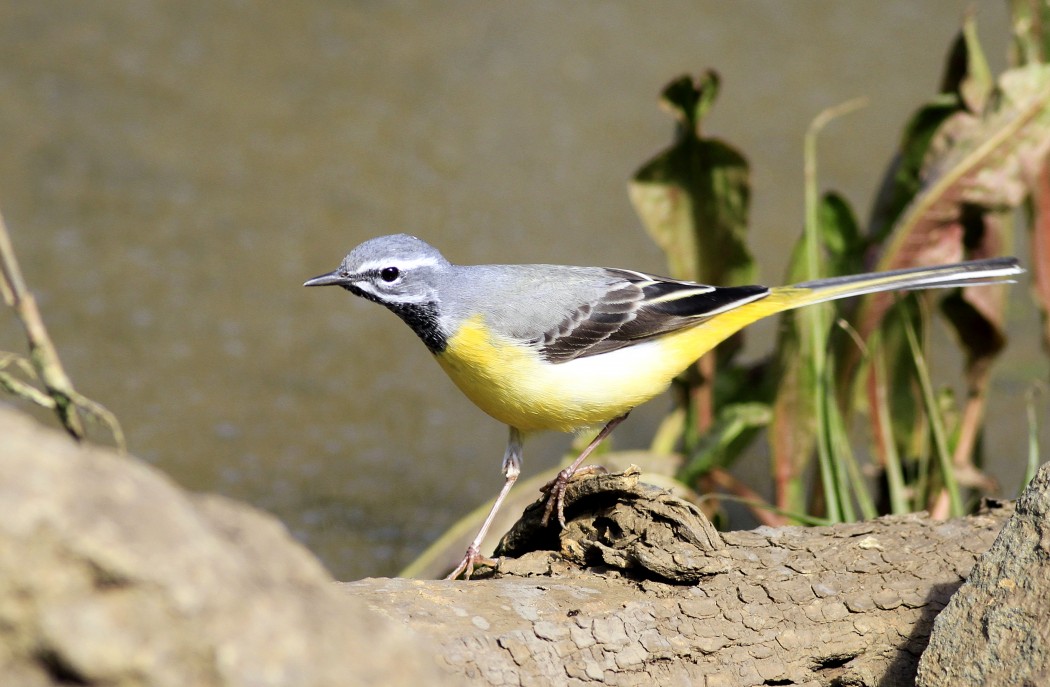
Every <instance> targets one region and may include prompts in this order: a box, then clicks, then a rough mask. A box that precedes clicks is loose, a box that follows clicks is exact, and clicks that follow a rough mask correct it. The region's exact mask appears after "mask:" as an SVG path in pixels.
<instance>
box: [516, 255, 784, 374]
mask: <svg viewBox="0 0 1050 687" xmlns="http://www.w3.org/2000/svg"><path fill="white" fill-rule="evenodd" d="M607 272H608V274H609V277H610V288H609V290H608V291H606V292H605V293H604V294H603V295H602V296H601V297H600V298H599V299H597V300H595V301H593V302H591V303H585V304H583V305H581V306H580V307H578V308H577V309H576V310H575V311H574V312H573V313H572V314H571V315H569V316H568V317H566V318H565V319H564V320H562V321H561V323H559V325H558V326H557V327H555V328H552V329H550V330H549V331H547V332H545V333H544V334H543V337H542V338H541V339H540V340H539V341H538V342H537V343H539V346H540V353H541V355H543V357H544V358H546V359H547V360H549V361H550V362H554V363H563V362H567V361H569V360H573V359H575V358H584V357H587V356H590V355H597V354H599V353H606V352H608V351H614V350H616V349H618V348H623V347H624V346H629V345H630V344H632V343H636V342H638V341H641V340H644V339H650V338H652V337H655V336H659V335H661V334H666V333H668V332H673V331H676V330H679V329H682V328H684V327H691V326H694V325H697V324H700V323H701V322H703V321H704V320H706V319H708V318H710V317H712V316H714V315H716V314H718V313H720V312H724V311H726V310H731V309H732V308H735V307H737V306H739V305H742V304H744V303H747V302H749V301H753V300H757V299H759V298H762V297H763V296H765V295H766V294H767V293H769V289H768V288H766V287H764V286H731V287H714V286H705V285H703V284H695V283H693V282H684V281H675V280H673V279H665V278H663V277H656V276H653V275H651V274H645V273H642V272H632V271H629V270H614V269H610V270H607Z"/></svg>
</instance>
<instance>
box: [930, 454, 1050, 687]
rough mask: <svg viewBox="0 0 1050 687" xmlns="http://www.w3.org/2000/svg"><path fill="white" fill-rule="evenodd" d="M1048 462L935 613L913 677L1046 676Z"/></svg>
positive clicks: (1049, 646)
mask: <svg viewBox="0 0 1050 687" xmlns="http://www.w3.org/2000/svg"><path fill="white" fill-rule="evenodd" d="M1048 611H1050V463H1047V464H1045V465H1043V466H1042V468H1040V470H1039V472H1038V474H1037V475H1036V477H1035V479H1033V480H1032V483H1031V484H1029V485H1028V488H1027V489H1025V491H1024V493H1023V494H1022V495H1021V498H1020V499H1018V501H1017V507H1016V510H1015V512H1014V515H1013V517H1011V518H1010V519H1009V520H1008V521H1007V523H1006V526H1005V527H1003V530H1002V532H1000V533H999V536H998V537H997V538H996V540H995V542H994V543H993V544H992V546H991V548H990V549H988V551H987V552H985V553H984V554H983V555H982V556H981V557H980V558H979V559H978V560H977V563H976V564H975V565H974V568H973V572H972V573H971V574H970V576H969V579H968V580H967V581H966V583H965V584H963V585H962V587H960V588H959V591H957V592H956V593H955V595H954V596H952V598H951V601H950V602H949V603H948V605H947V606H946V607H945V609H944V610H943V611H942V612H941V614H940V615H938V616H937V620H936V622H935V623H934V626H933V632H932V633H931V635H930V642H929V645H928V647H927V649H926V651H925V652H924V653H923V655H922V659H921V660H920V662H919V673H918V681H917V684H918V685H922V686H924V687H934V686H938V687H939V686H941V685H952V686H953V687H955V686H960V687H965V686H966V685H989V686H995V685H1045V684H1050V682H1048V678H1050V622H1048V621H1047V612H1048Z"/></svg>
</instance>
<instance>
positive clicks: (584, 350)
mask: <svg viewBox="0 0 1050 687" xmlns="http://www.w3.org/2000/svg"><path fill="white" fill-rule="evenodd" d="M1023 271H1024V270H1023V269H1022V268H1021V266H1020V265H1019V263H1018V261H1017V260H1016V259H1015V258H1006V257H1004V258H989V259H984V260H974V261H970V262H960V263H954V264H945V265H936V266H930V267H913V268H907V269H898V270H891V271H884V272H875V273H868V274H858V275H852V276H840V277H831V278H826V279H817V280H813V281H807V282H803V283H799V284H795V285H792V286H781V287H773V288H770V287H766V286H760V285H750V286H709V285H706V284H700V283H696V282H691V281H682V280H677V279H669V278H666V277H660V276H656V275H653V274H648V273H645V272H639V271H635V270H629V269H616V268H607V267H575V266H569V265H543V264H532V265H529V264H520V265H518V264H507V265H457V264H454V263H452V262H449V261H448V260H447V259H446V258H445V257H444V256H443V255H442V254H441V252H440V251H439V250H438V249H436V248H434V247H433V246H431V245H430V244H428V243H426V242H425V241H423V240H422V239H419V238H417V237H415V236H410V235H408V234H393V235H388V236H379V237H376V238H372V239H369V240H367V241H365V242H364V243H361V244H360V245H359V246H357V247H356V248H354V249H353V250H351V251H350V253H349V254H347V255H346V257H345V258H344V259H343V260H342V262H341V263H340V265H339V267H338V268H337V269H335V270H334V271H332V272H329V273H327V274H322V275H320V276H317V277H314V278H313V279H310V280H308V281H307V282H306V283H305V284H304V286H311V287H313V286H339V287H342V288H344V289H346V290H347V291H349V292H350V293H352V294H354V295H355V296H360V297H361V298H364V299H366V300H369V301H372V302H374V303H378V304H380V305H383V306H385V307H386V308H388V309H389V310H391V311H392V312H394V314H396V315H397V316H398V317H400V318H401V319H402V320H403V321H404V322H405V324H407V325H408V326H409V327H410V328H411V329H412V330H413V331H414V332H415V333H416V335H417V336H418V337H419V338H420V339H421V340H422V342H423V344H424V345H426V347H427V349H429V351H430V353H431V354H433V357H434V358H435V359H436V360H437V363H438V364H439V365H440V366H441V368H442V369H443V370H444V371H445V373H446V374H447V375H448V376H449V377H450V378H451V379H452V381H453V382H454V383H455V385H456V386H457V387H458V388H459V389H460V390H461V391H462V392H463V393H464V394H465V395H466V396H467V398H469V399H470V400H471V401H473V402H474V404H475V405H477V406H478V407H479V408H481V410H483V411H484V412H486V413H487V414H488V415H490V416H491V417H493V418H495V419H496V420H498V421H500V422H502V423H504V424H506V425H507V426H508V427H509V430H510V434H509V437H508V441H507V447H506V451H505V452H504V455H503V463H502V473H503V477H504V483H503V487H502V488H501V490H500V492H499V494H498V496H497V497H496V500H495V502H494V503H493V505H492V507H491V509H490V510H489V513H488V515H487V517H486V518H485V521H484V523H483V525H482V526H481V529H480V531H479V532H478V534H477V536H476V537H475V538H474V540H473V541H472V542H471V544H470V546H469V547H468V548H467V551H466V553H465V555H464V557H463V559H462V561H461V562H460V563H459V565H457V566H456V568H455V569H454V570H453V571H452V572H451V573H450V574H449V576H448V578H447V579H456V578H457V577H459V575H461V574H462V575H464V578H469V577H470V576H471V575H472V574H473V572H474V569H475V566H476V565H477V564H479V563H483V564H489V565H491V564H493V561H492V560H490V559H489V558H486V557H484V556H482V555H481V552H480V547H481V544H482V540H483V539H484V538H485V535H486V534H487V533H488V530H489V528H490V526H491V525H492V522H493V520H494V518H495V516H496V512H497V511H498V510H499V508H500V506H501V504H502V503H503V500H504V499H505V498H506V496H507V494H508V493H509V492H510V489H511V487H512V486H513V485H514V482H515V480H517V478H518V475H519V474H520V472H521V465H522V455H523V447H524V439H525V436H526V435H527V434H529V433H533V432H536V431H540V430H555V431H562V432H574V431H579V430H581V429H587V428H594V427H601V428H602V429H601V431H600V432H599V433H598V434H597V436H595V438H594V440H593V441H591V442H590V443H589V444H588V445H587V447H586V448H585V449H584V450H583V451H582V452H581V453H580V455H579V456H578V457H577V458H576V460H575V461H573V463H572V464H571V465H570V466H569V467H567V468H565V469H564V470H562V471H561V472H560V473H559V474H558V476H557V477H556V478H555V479H554V480H552V481H551V482H550V483H549V484H548V485H546V486H545V487H544V491H545V492H546V493H547V497H546V498H547V503H546V511H545V515H544V520H545V521H546V520H547V519H548V518H550V516H551V514H552V512H556V513H557V516H558V520H559V522H560V523H561V525H562V526H564V524H565V519H564V512H563V511H564V505H563V497H564V493H565V488H566V485H567V484H568V483H569V480H570V478H572V477H573V475H574V474H577V473H579V472H581V469H580V466H581V465H582V464H583V462H584V461H585V460H586V459H587V457H588V456H589V455H590V454H591V452H592V451H594V449H595V448H597V446H598V445H599V444H600V443H601V442H602V441H603V440H604V439H605V438H607V437H608V436H609V434H611V433H612V431H613V429H614V428H615V427H616V426H617V425H618V424H620V423H621V422H622V421H623V420H624V419H625V418H626V417H627V414H628V413H630V412H631V410H632V409H633V408H635V407H636V406H638V405H641V404H642V403H645V402H646V401H648V400H650V399H652V398H653V397H655V396H657V395H659V394H660V393H661V392H663V391H664V390H665V389H666V388H667V387H668V386H669V385H670V383H671V381H672V379H674V377H676V376H677V375H678V374H680V373H681V372H683V371H684V370H685V369H687V368H688V367H689V366H690V365H691V364H692V363H693V362H695V361H696V360H697V359H698V358H700V357H701V356H703V355H704V354H705V353H707V352H708V351H710V350H711V349H712V348H714V347H715V346H716V345H717V344H719V343H720V342H722V341H723V340H725V339H726V338H728V337H729V336H731V335H732V334H734V333H736V332H737V331H739V330H741V329H743V328H744V327H746V326H747V325H749V324H751V323H753V322H755V321H757V320H760V319H762V318H764V317H767V316H770V315H773V314H775V313H779V312H782V311H785V310H791V309H795V308H799V307H802V306H807V305H812V304H815V303H822V302H825V301H830V300H835V299H839V298H847V297H851V296H860V295H863V294H869V293H875V292H880V291H891V290H914V289H927V288H938V287H940V288H946V287H956V286H971V285H978V284H989V283H1001V282H1009V281H1011V280H1010V277H1012V276H1014V275H1018V274H1020V273H1022V272H1023ZM586 469H589V468H584V470H586Z"/></svg>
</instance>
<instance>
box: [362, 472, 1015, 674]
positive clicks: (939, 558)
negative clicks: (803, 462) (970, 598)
mask: <svg viewBox="0 0 1050 687" xmlns="http://www.w3.org/2000/svg"><path fill="white" fill-rule="evenodd" d="M592 479H594V480H601V479H604V480H605V486H606V487H609V488H610V491H608V492H607V494H608V496H609V498H608V499H607V500H603V499H602V498H601V495H600V494H596V493H593V492H590V493H588V494H587V495H586V496H585V497H584V498H583V500H581V501H579V502H577V503H576V504H573V505H570V507H569V508H567V514H568V515H569V517H570V523H569V526H568V527H567V528H566V530H565V531H564V532H562V533H561V536H560V539H559V538H558V537H553V536H552V534H551V532H550V531H549V530H546V529H543V528H537V526H536V523H535V522H534V517H535V513H534V512H531V511H530V512H526V515H525V517H524V518H523V522H522V523H519V526H518V527H516V529H515V530H514V531H512V533H511V534H510V535H508V538H507V540H509V542H508V541H507V540H505V542H504V543H505V544H508V549H509V550H514V551H522V550H528V549H530V548H532V549H533V550H531V551H528V552H527V553H525V554H524V555H523V556H522V557H521V558H518V559H515V560H505V561H503V562H501V565H500V566H499V570H498V572H497V573H496V575H495V577H496V579H490V580H475V581H467V582H420V581H410V580H398V579H393V580H363V581H361V582H356V583H350V584H347V585H345V588H346V590H347V592H348V593H350V594H352V595H354V596H356V597H358V598H361V599H364V600H365V601H366V602H367V603H368V604H369V605H370V606H371V607H372V608H374V609H376V610H378V611H381V612H382V613H384V614H385V615H387V616H389V617H392V618H394V619H397V620H399V621H401V622H403V623H406V624H408V625H410V626H411V627H413V628H414V629H416V630H417V631H421V632H423V633H424V634H426V635H430V636H431V637H433V638H434V639H435V640H436V641H438V642H439V643H440V644H441V646H442V654H443V658H442V660H443V661H444V662H445V664H446V665H447V666H448V667H449V668H450V669H451V670H454V671H455V672H459V673H461V674H464V675H467V676H468V677H472V678H476V679H478V680H479V681H480V682H481V683H486V682H487V683H488V684H494V685H497V684H507V685H519V684H520V685H528V684H569V685H585V684H617V685H653V684H659V685H665V684H707V685H721V684H726V685H741V686H745V685H830V684H851V685H882V686H886V685H911V684H913V683H914V679H915V671H916V666H917V662H918V658H919V655H920V654H921V653H922V651H923V649H924V648H925V646H926V642H927V638H928V636H929V632H930V627H931V624H932V622H933V619H934V617H935V616H936V615H937V613H938V612H939V611H940V610H941V609H942V608H943V607H944V605H945V604H946V603H947V601H948V598H949V597H950V596H951V595H952V593H954V592H955V590H956V589H957V588H958V587H959V585H960V584H961V583H962V581H963V580H964V579H965V577H966V575H967V574H968V573H969V571H970V569H971V568H972V566H973V564H974V560H975V558H976V557H977V556H978V555H979V554H980V553H982V552H983V551H985V550H986V549H987V548H988V547H989V545H990V544H991V542H992V540H993V539H994V537H995V535H996V533H998V532H999V530H1000V529H1001V528H1002V525H1003V523H1004V521H1005V519H1006V518H1007V517H1008V515H1009V513H1010V509H1009V508H1008V507H1007V508H999V509H996V510H994V511H991V512H988V513H985V514H983V515H978V516H974V517H969V518H962V519H958V520H952V521H948V522H937V521H933V520H930V519H929V518H927V517H925V516H923V515H912V516H905V517H887V518H880V519H878V520H874V521H870V522H863V523H857V524H851V525H840V526H835V527H824V528H802V527H786V528H777V529H774V528H759V529H757V530H754V531H750V532H730V533H725V534H723V535H722V536H721V541H720V542H719V541H707V542H706V543H703V544H701V545H698V542H705V537H706V535H707V530H706V528H703V527H702V526H701V527H700V531H701V533H700V534H699V536H698V535H697V531H696V527H695V526H694V524H693V522H692V521H693V519H694V518H695V515H696V514H697V513H698V512H699V511H696V510H695V509H692V508H691V507H675V508H670V509H669V508H667V507H666V504H664V505H658V506H656V507H654V506H653V502H652V501H651V497H652V493H651V488H648V487H645V486H644V485H634V486H632V485H631V484H630V482H631V481H632V480H635V479H636V477H635V476H632V475H627V476H626V477H624V476H615V475H608V476H604V477H601V478H592ZM616 480H620V482H619V483H618V484H613V483H614V482H616ZM596 483H597V482H596ZM610 484H612V486H611V487H610ZM661 500H662V501H668V502H669V500H671V497H670V496H667V495H661V496H659V497H658V501H661ZM583 506H586V508H585V509H584V508H583ZM676 510H677V513H678V515H677V516H675V515H673V513H674V512H675V511H676ZM625 511H629V512H631V515H625V514H624V512H625ZM654 513H659V517H658V518H657V520H658V521H659V522H656V524H655V525H654V528H647V527H646V526H645V525H643V524H641V523H643V521H644V519H645V517H648V516H651V515H653V514H654ZM668 518H670V519H672V520H674V518H677V520H674V522H670V523H669V522H668ZM625 523H628V524H627V525H625ZM631 523H633V524H631ZM530 528H532V529H531V530H530ZM529 531H531V532H532V534H533V536H532V538H531V539H530V536H529ZM654 531H655V532H657V533H660V536H654V537H652V539H651V540H650V536H651V534H652V532H654ZM669 531H674V532H678V533H683V532H688V533H691V534H688V535H687V536H685V537H684V538H680V539H678V540H677V543H675V544H671V543H668V541H667V540H666V539H665V538H663V535H664V534H666V533H667V532H669ZM617 535H619V536H620V537H622V538H620V539H618V538H617ZM716 536H717V535H716ZM528 541H532V542H534V543H537V542H538V543H543V542H547V543H550V542H558V544H557V546H559V547H560V552H557V553H556V552H554V551H550V550H543V549H542V547H539V546H530V545H527V544H525V543H524V542H528ZM654 542H660V546H663V547H664V548H665V554H664V555H660V556H657V555H655V554H652V550H653V549H651V548H650V547H649V546H648V544H652V543H654ZM640 551H641V552H643V553H642V554H641V555H639V552H640ZM610 552H611V553H610ZM625 552H626V553H625ZM653 557H656V558H658V559H659V560H660V561H661V562H660V564H659V565H657V566H655V568H656V569H657V570H659V571H664V572H658V571H657V570H654V568H653V567H652V566H648V565H643V564H640V561H649V560H651V559H652V558H653ZM676 558H677V559H678V560H682V561H684V562H685V563H686V565H684V566H680V567H682V568H684V569H686V570H688V571H696V570H702V571H703V574H698V575H695V574H694V575H693V577H692V579H694V580H695V579H699V582H698V583H690V584H674V583H671V582H668V581H667V580H668V579H669V577H668V575H666V574H665V572H666V565H665V563H666V561H667V560H674V559H676ZM580 562H589V563H592V564H596V567H593V568H591V569H587V568H585V567H581V566H580V565H579V563H580ZM618 562H619V563H622V565H618V564H617V563H618ZM690 574H692V573H690ZM687 577H688V575H687ZM705 680H706V682H705Z"/></svg>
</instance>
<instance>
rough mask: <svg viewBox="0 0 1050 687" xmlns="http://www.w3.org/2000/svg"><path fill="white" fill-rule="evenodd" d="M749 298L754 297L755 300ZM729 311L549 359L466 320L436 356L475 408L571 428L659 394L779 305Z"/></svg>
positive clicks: (511, 420) (511, 421)
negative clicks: (604, 349) (609, 347)
mask: <svg viewBox="0 0 1050 687" xmlns="http://www.w3.org/2000/svg"><path fill="white" fill-rule="evenodd" d="M756 305H757V304H756ZM770 306H772V307H769V308H755V309H754V311H752V312H751V313H748V314H746V315H745V316H742V317H734V316H733V312H729V313H725V314H723V315H720V316H717V317H715V318H714V319H712V320H709V321H707V322H705V323H702V324H699V325H697V326H695V327H692V328H689V329H684V330H680V331H678V332H675V333H673V334H668V335H666V336H663V337H659V338H654V339H650V340H648V341H645V342H643V343H639V344H635V345H633V346H626V347H624V348H621V349H618V350H615V351H611V352H609V353H602V354H599V355H593V356H587V357H583V358H576V359H575V360H570V361H568V362H564V363H557V364H555V363H550V362H547V361H545V360H543V359H542V358H541V357H540V356H539V355H538V353H537V352H536V351H535V350H533V349H531V348H525V347H522V346H514V345H512V344H511V343H510V341H509V340H508V339H506V338H503V337H500V336H498V335H494V334H493V333H492V332H491V331H490V330H489V329H488V327H486V326H485V324H484V322H483V320H482V319H481V318H480V317H475V318H472V319H471V320H468V321H467V322H466V323H465V324H464V326H463V327H461V328H460V330H459V332H457V333H456V335H455V336H453V337H452V338H450V339H449V341H448V346H447V348H446V349H445V351H443V352H442V353H440V354H438V355H437V356H436V357H437V361H438V363H439V364H440V365H441V367H442V368H443V369H444V370H445V372H446V374H448V376H449V377H450V378H451V379H452V381H453V382H455V384H456V386H458V387H459V388H460V390H461V391H462V392H463V393H464V394H466V396H467V397H468V398H469V399H470V400H471V401H473V402H474V403H475V404H476V405H477V406H478V407H479V408H481V409H482V410H484V411H485V412H486V413H488V414H489V415H491V416H492V417H494V418H496V419H497V420H499V421H501V422H504V423H506V424H508V425H510V426H512V427H517V428H518V429H520V430H522V431H525V432H528V431H533V430H540V429H553V430H559V431H566V432H567V431H573V430H576V429H580V428H583V427H590V426H594V425H599V424H603V423H605V422H608V421H609V420H611V419H612V418H614V417H617V416H619V415H623V414H624V413H625V412H627V411H628V410H631V409H632V408H634V407H635V406H638V405H640V404H642V403H645V402H646V401H648V400H649V399H651V398H653V397H654V396H656V395H658V394H659V393H661V392H662V391H663V390H664V389H666V388H667V386H668V385H669V384H670V382H671V380H672V379H673V378H674V377H675V375H677V374H679V373H680V372H682V371H683V370H684V369H686V368H687V367H688V366H689V365H690V364H692V363H693V362H694V361H695V360H696V359H697V358H699V357H700V356H702V355H703V354H704V353H706V352H707V351H709V350H711V349H712V348H714V346H715V345H717V344H718V343H719V342H721V341H722V340H724V339H725V338H726V337H728V336H730V335H731V334H733V333H734V332H736V331H737V330H739V329H740V328H742V327H743V326H745V325H746V324H749V323H750V322H753V321H754V320H756V319H758V318H759V317H763V316H765V315H767V314H770V313H771V312H773V311H775V310H777V309H780V308H777V307H776V306H775V305H774V304H770Z"/></svg>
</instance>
